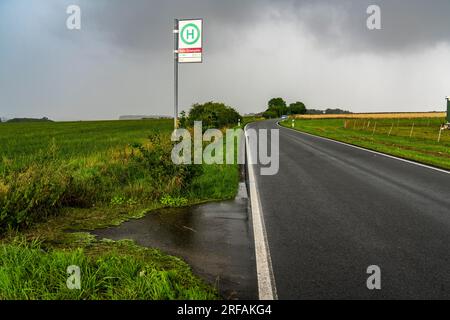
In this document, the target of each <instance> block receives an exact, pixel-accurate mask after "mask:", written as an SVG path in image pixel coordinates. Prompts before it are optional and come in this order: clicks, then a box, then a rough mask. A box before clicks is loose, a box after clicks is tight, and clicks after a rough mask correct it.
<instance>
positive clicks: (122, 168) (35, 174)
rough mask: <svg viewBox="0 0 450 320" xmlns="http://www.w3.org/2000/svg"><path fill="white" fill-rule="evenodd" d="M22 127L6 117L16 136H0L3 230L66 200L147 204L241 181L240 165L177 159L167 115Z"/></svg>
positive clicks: (220, 195)
mask: <svg viewBox="0 0 450 320" xmlns="http://www.w3.org/2000/svg"><path fill="white" fill-rule="evenodd" d="M18 130H19V131H20V130H25V127H24V126H23V125H17V124H2V125H0V132H3V133H5V135H6V136H9V137H10V138H11V140H12V141H13V142H11V141H10V140H7V139H5V137H2V138H1V139H0V141H1V142H2V144H4V145H6V147H5V148H3V145H2V149H1V151H0V154H2V155H3V160H1V161H0V231H1V230H5V229H8V228H20V227H28V226H30V225H32V224H33V223H35V222H36V221H43V220H45V219H46V218H47V217H48V216H49V215H54V214H57V213H58V212H59V211H60V209H61V208H84V209H86V208H92V207H95V208H99V207H102V206H109V205H115V204H119V205H120V204H124V203H127V204H148V203H156V202H159V201H160V199H161V198H163V197H166V196H173V197H183V198H188V197H189V198H190V199H192V200H193V201H202V200H209V199H211V200H217V199H224V198H229V197H230V194H231V193H233V192H235V190H236V188H237V181H236V179H237V177H238V172H237V167H236V166H234V167H232V168H228V169H226V166H223V167H222V166H213V167H211V168H208V169H207V170H203V166H200V165H190V166H183V165H180V166H177V165H174V164H173V163H172V161H171V151H172V147H173V144H172V142H171V141H170V133H171V130H172V128H171V122H169V121H166V120H152V121H141V122H139V121H124V122H121V121H115V122H94V123H50V124H32V125H31V126H30V127H29V128H28V127H27V130H28V131H27V132H30V131H31V132H33V131H34V130H36V131H35V132H34V134H35V135H36V136H34V135H30V134H28V133H24V134H23V135H22V132H19V131H18ZM77 132H79V133H78V134H77ZM13 136H14V137H13ZM84 138H85V139H86V140H85V141H84V143H83V145H79V144H78V141H79V140H80V139H84ZM43 141H46V142H47V143H48V145H45V144H43ZM22 149H24V150H27V154H25V153H24V152H23V150H22ZM5 150H6V151H5ZM233 170H234V171H235V172H233ZM224 171H226V172H227V175H224V174H223V172H224ZM203 172H205V174H204V176H203V177H200V176H202V174H203ZM197 177H199V179H200V180H196V181H197V182H195V179H196V178H197ZM191 182H192V183H191ZM194 182H195V183H194ZM201 185H203V186H201ZM207 188H210V190H209V191H208V190H206V189H207Z"/></svg>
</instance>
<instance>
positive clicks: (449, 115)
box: [445, 97, 450, 123]
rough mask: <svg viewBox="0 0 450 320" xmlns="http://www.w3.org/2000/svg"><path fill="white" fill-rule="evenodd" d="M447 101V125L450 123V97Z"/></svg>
mask: <svg viewBox="0 0 450 320" xmlns="http://www.w3.org/2000/svg"><path fill="white" fill-rule="evenodd" d="M445 99H446V100H447V123H450V97H446V98H445Z"/></svg>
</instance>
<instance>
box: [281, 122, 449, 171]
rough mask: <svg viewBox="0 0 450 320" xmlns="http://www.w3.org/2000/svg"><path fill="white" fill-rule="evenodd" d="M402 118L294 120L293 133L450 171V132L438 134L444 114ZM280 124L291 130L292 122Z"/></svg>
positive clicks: (445, 131)
mask: <svg viewBox="0 0 450 320" xmlns="http://www.w3.org/2000/svg"><path fill="white" fill-rule="evenodd" d="M403 115H404V114H399V115H398V116H397V117H394V116H392V118H386V114H378V115H376V114H373V115H371V117H370V118H364V117H361V118H357V119H355V118H349V117H345V118H343V119H336V118H334V119H314V120H312V119H305V118H297V120H296V121H295V129H296V130H299V131H304V132H307V133H311V134H314V135H318V136H322V137H327V138H331V139H334V140H338V141H343V142H347V143H350V144H354V145H357V146H361V147H364V148H368V149H371V150H375V151H379V152H383V153H387V154H391V155H394V156H398V157H401V158H405V159H410V160H414V161H417V162H421V163H425V164H429V165H433V166H436V167H440V168H444V169H450V130H443V131H441V132H440V125H441V124H442V123H444V122H445V118H444V116H445V114H442V115H441V117H434V116H433V117H427V118H423V117H421V118H420V117H419V118H414V117H412V116H411V115H412V114H408V115H409V117H408V118H402V117H401V116H403ZM349 116H351V115H349ZM281 124H282V125H284V126H286V127H291V126H292V120H291V119H287V120H285V121H283V122H282V123H281ZM439 133H441V136H440V140H439ZM438 140H439V142H438Z"/></svg>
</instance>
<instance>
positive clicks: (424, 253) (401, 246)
mask: <svg viewBox="0 0 450 320" xmlns="http://www.w3.org/2000/svg"><path fill="white" fill-rule="evenodd" d="M248 128H256V129H280V170H279V172H278V174H277V175H274V176H259V175H258V176H257V177H256V185H257V188H258V192H259V196H260V202H261V209H262V215H263V218H264V222H265V228H266V234H267V242H268V247H269V250H270V255H271V260H272V269H273V275H274V278H275V284H276V289H277V292H278V298H279V299H436V298H446V299H449V298H450V174H446V173H443V172H439V171H435V170H432V169H429V168H424V167H421V166H417V165H414V164H409V163H406V162H403V161H399V160H396V159H391V158H388V157H384V156H382V155H377V154H374V153H371V152H367V151H364V150H359V149H356V148H353V147H350V146H346V145H342V144H338V143H335V142H332V141H327V140H323V139H320V138H318V137H313V136H309V135H306V134H303V133H299V132H295V131H292V130H290V129H286V128H279V127H278V126H277V125H276V123H275V122H274V121H268V122H259V123H255V124H251V125H249V127H248ZM254 169H255V172H256V173H257V174H258V173H259V168H258V165H255V167H254ZM370 265H377V266H379V267H380V268H381V290H372V291H371V290H369V289H367V286H366V281H367V278H368V277H369V274H367V273H366V271H367V267H368V266H370Z"/></svg>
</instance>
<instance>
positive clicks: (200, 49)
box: [178, 48, 203, 53]
mask: <svg viewBox="0 0 450 320" xmlns="http://www.w3.org/2000/svg"><path fill="white" fill-rule="evenodd" d="M202 52H203V50H202V48H186V49H178V53H202Z"/></svg>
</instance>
